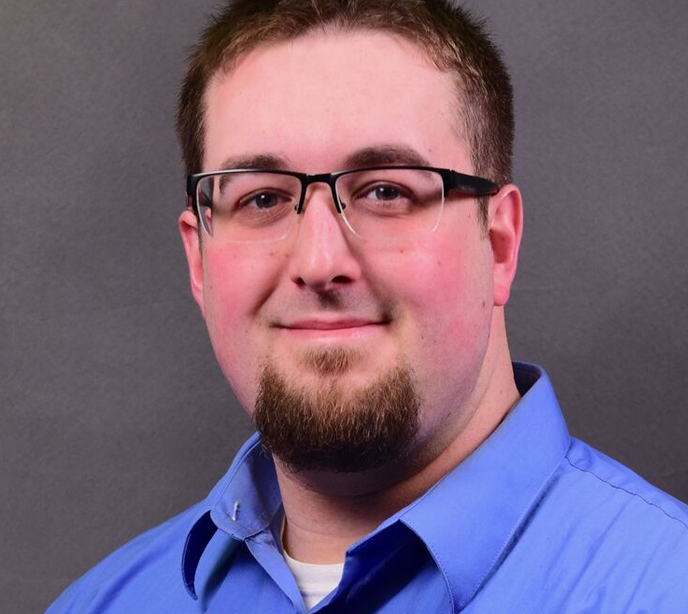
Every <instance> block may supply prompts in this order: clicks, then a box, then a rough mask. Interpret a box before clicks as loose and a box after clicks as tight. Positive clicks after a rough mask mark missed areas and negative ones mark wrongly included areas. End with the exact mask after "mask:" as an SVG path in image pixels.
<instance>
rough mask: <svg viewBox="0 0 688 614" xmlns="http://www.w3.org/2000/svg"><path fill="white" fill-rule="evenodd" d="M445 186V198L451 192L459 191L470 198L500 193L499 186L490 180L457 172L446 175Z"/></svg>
mask: <svg viewBox="0 0 688 614" xmlns="http://www.w3.org/2000/svg"><path fill="white" fill-rule="evenodd" d="M444 185H445V196H447V195H448V193H449V192H450V191H451V190H457V191H458V192H462V193H463V194H468V195H470V196H494V195H495V194H496V193H497V192H499V185H497V184H496V183H494V182H493V181H490V180H489V179H483V178H482V177H474V176H472V175H464V174H463V173H457V172H456V171H449V172H448V173H447V174H446V176H445V183H444Z"/></svg>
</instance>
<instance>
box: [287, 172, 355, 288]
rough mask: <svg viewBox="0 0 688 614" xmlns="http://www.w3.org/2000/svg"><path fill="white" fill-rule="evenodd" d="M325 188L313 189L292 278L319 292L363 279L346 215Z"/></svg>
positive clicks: (292, 257) (300, 230)
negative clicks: (352, 245)
mask: <svg viewBox="0 0 688 614" xmlns="http://www.w3.org/2000/svg"><path fill="white" fill-rule="evenodd" d="M332 198H333V195H332V193H331V192H330V191H329V190H328V189H327V188H326V187H325V186H309V189H308V191H307V193H306V195H305V196H304V203H303V208H302V210H301V214H300V218H301V219H300V220H299V222H298V225H297V227H298V230H297V233H296V237H295V239H294V244H293V247H292V249H291V253H290V261H289V275H290V278H291V279H292V281H294V282H295V283H297V284H298V285H302V286H308V287H311V288H313V289H314V290H316V291H326V290H328V289H332V288H333V287H334V286H336V285H338V284H342V283H347V282H350V281H353V280H355V279H358V278H359V277H360V265H359V263H358V259H357V258H356V256H355V254H354V253H353V252H352V250H351V246H350V244H349V240H350V237H349V236H348V233H349V231H348V229H347V228H345V226H346V223H345V222H344V220H343V219H342V215H341V214H340V213H338V212H337V209H336V206H335V203H334V202H333V200H332Z"/></svg>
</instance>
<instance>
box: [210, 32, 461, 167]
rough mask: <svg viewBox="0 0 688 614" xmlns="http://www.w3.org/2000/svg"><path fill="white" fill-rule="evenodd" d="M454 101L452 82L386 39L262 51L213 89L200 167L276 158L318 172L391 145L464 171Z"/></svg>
mask: <svg viewBox="0 0 688 614" xmlns="http://www.w3.org/2000/svg"><path fill="white" fill-rule="evenodd" d="M457 98H458V95H457V90H456V85H455V83H454V80H453V79H452V77H451V75H450V74H449V73H447V72H444V71H440V70H439V69H437V68H436V67H435V66H434V65H433V64H432V63H431V62H430V60H429V59H428V58H427V56H426V55H425V54H424V52H423V51H422V50H421V49H420V48H419V47H418V46H417V45H415V44H414V43H411V42H410V41H408V40H406V39H403V38H400V37H397V36H393V35H390V34H386V33H380V32H372V31H365V32H355V33H351V32H348V33H347V32H336V33H323V32H318V33H311V34H308V35H305V36H302V37H299V38H297V39H295V40H292V41H288V42H280V43H276V44H270V45H266V46H262V47H259V48H257V49H255V50H254V51H251V52H250V53H248V54H246V55H244V56H242V57H241V58H240V59H239V61H238V62H237V63H236V64H235V65H234V66H233V67H232V68H231V70H228V71H220V72H218V73H217V74H216V75H215V76H214V78H213V79H212V80H211V82H210V84H209V87H208V90H207V92H206V99H205V108H206V117H205V159H204V168H205V169H206V170H210V169H213V168H218V165H220V164H221V162H222V160H225V159H226V158H227V157H237V156H242V155H255V154H263V153H270V154H273V155H278V156H280V157H283V158H284V159H286V160H288V161H289V163H290V164H291V166H292V167H293V168H296V169H298V170H303V171H307V172H319V171H323V170H333V169H336V168H338V167H337V163H338V161H340V160H343V159H345V158H346V157H347V156H348V155H349V154H350V153H351V151H354V150H358V149H361V148H365V147H376V146H381V145H382V146H384V145H390V144H393V145H402V146H404V147H407V148H411V149H414V150H416V151H418V153H419V154H420V155H421V156H424V157H425V158H427V159H428V160H429V161H431V162H432V163H433V164H435V165H436V166H440V165H441V166H451V167H453V168H457V167H462V168H461V169H459V170H464V171H467V170H470V169H468V168H466V165H467V164H469V161H468V159H469V156H468V155H467V151H466V148H465V147H464V145H463V138H462V137H461V136H460V134H459V130H458V129H457V124H458V123H459V122H458V119H457V118H458V117H459V113H458V109H457V106H458V102H457Z"/></svg>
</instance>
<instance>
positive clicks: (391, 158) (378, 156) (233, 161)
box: [219, 144, 431, 171]
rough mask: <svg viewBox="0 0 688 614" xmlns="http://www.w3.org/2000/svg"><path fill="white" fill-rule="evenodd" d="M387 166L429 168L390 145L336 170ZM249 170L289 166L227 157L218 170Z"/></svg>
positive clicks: (276, 159)
mask: <svg viewBox="0 0 688 614" xmlns="http://www.w3.org/2000/svg"><path fill="white" fill-rule="evenodd" d="M387 164H392V165H394V164H403V165H407V166H431V164H430V162H428V160H427V159H426V158H425V157H424V156H422V155H421V154H420V153H418V152H417V151H416V150H415V149H413V148H412V147H409V146H408V145H393V144H390V145H377V146H372V147H364V148H363V149H359V150H357V151H355V152H353V153H352V154H350V155H349V156H347V158H346V159H345V162H344V167H343V168H342V169H338V170H345V169H350V168H365V167H368V166H384V165H387ZM249 168H255V169H260V170H268V171H275V170H290V167H289V164H287V161H286V160H285V159H284V158H283V157H281V156H278V155H274V154H268V153H262V154H254V155H245V156H234V157H229V158H227V159H225V160H224V162H222V164H221V165H220V168H219V170H233V169H249Z"/></svg>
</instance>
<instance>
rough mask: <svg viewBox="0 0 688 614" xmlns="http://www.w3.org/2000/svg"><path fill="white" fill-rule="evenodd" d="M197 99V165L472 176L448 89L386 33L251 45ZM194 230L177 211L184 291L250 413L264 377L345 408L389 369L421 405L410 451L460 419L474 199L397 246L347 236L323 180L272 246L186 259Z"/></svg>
mask: <svg viewBox="0 0 688 614" xmlns="http://www.w3.org/2000/svg"><path fill="white" fill-rule="evenodd" d="M206 102H207V113H206V118H205V119H206V121H205V158H204V162H203V167H204V170H214V169H220V168H223V166H224V165H226V164H227V161H228V160H231V161H236V160H237V159H246V160H251V159H254V158H256V157H257V156H271V157H273V158H279V159H281V160H283V162H284V165H285V166H286V167H287V168H289V169H292V170H297V171H303V172H308V173H321V172H328V171H333V170H340V169H344V168H348V167H351V166H352V164H358V162H359V161H360V160H361V158H362V156H363V154H366V155H367V156H368V158H365V159H371V158H370V154H371V152H377V153H380V154H381V155H382V157H383V158H384V157H385V156H389V155H390V152H394V153H393V156H398V154H399V152H402V153H403V155H404V156H408V155H412V156H413V157H415V158H419V159H424V160H426V161H427V163H428V164H430V165H432V166H438V167H447V168H453V169H455V170H457V171H460V172H464V173H472V172H473V168H472V164H471V160H470V153H469V151H468V149H467V146H466V144H465V143H464V140H463V138H461V137H460V136H459V132H460V131H458V130H457V129H456V117H457V109H456V105H457V102H456V92H455V86H454V83H453V81H452V79H451V78H450V76H448V75H447V74H445V73H442V72H440V71H438V70H437V69H436V68H435V67H433V66H432V65H431V64H430V63H429V61H428V60H427V59H426V58H425V56H424V55H423V54H422V53H421V52H420V51H419V49H418V48H417V47H416V46H415V45H413V44H411V43H409V42H407V41H405V40H401V39H398V38H396V37H392V36H389V35H386V34H382V33H357V34H327V35H325V34H313V35H309V36H306V37H302V38H299V39H297V40H295V41H291V42H288V43H283V44H276V45H273V46H266V47H260V48H258V49H257V50H256V51H253V52H251V53H249V54H248V55H246V56H245V57H243V58H242V59H241V60H240V61H239V63H238V64H237V65H236V67H234V68H233V69H232V70H231V71H230V72H228V73H220V74H218V75H217V76H216V77H215V78H214V79H213V81H212V82H211V84H210V86H209V89H208V92H207V99H206ZM366 152H367V153H366ZM377 153H375V155H373V158H372V159H373V160H376V159H377V157H379V156H377ZM404 161H405V160H404V159H403V158H394V157H393V159H389V160H388V162H391V163H403V162H404ZM382 162H384V160H380V161H379V162H377V163H382ZM359 165H360V164H359ZM194 226H195V222H194V220H193V216H191V215H190V214H189V213H188V212H187V213H185V214H183V216H182V234H183V238H184V241H185V245H186V248H187V255H188V257H189V264H190V269H191V278H192V289H193V292H194V296H195V298H196V300H197V302H198V303H199V306H200V307H201V311H202V313H203V315H204V317H205V319H206V322H207V325H208V329H209V333H210V338H211V341H212V344H213V347H214V350H215V352H216V355H217V358H218V361H219V364H220V366H221V368H222V370H223V372H224V374H225V376H226V377H227V379H228V380H229V382H230V383H231V385H232V387H233V389H234V390H235V392H236V394H237V396H238V398H239V400H240V401H241V403H242V404H243V406H244V407H245V408H246V409H247V411H249V413H252V412H253V410H254V407H255V404H256V398H257V396H258V391H259V384H260V380H261V377H262V376H263V375H264V374H265V373H266V372H269V373H271V374H272V375H275V374H276V375H277V377H278V378H279V379H280V381H281V382H282V383H286V385H287V386H288V387H289V388H290V389H291V390H293V391H297V392H298V393H299V394H304V393H305V394H306V395H307V396H308V395H309V394H311V395H312V396H313V397H317V396H318V395H322V393H323V391H325V390H326V391H329V392H328V394H329V393H332V394H334V395H339V396H340V397H342V398H348V397H351V398H353V397H355V396H356V395H358V396H360V395H361V393H363V394H364V396H365V393H366V390H367V389H368V387H370V386H371V385H373V384H374V383H375V382H379V381H381V380H385V378H386V376H387V375H390V374H398V373H399V370H400V369H402V370H404V372H405V373H407V374H410V376H411V377H412V380H413V385H414V388H415V391H416V393H417V396H418V398H419V399H420V415H419V422H418V428H417V430H416V431H415V433H413V441H412V443H411V450H410V451H411V452H413V448H414V447H415V448H418V450H419V451H420V450H423V451H424V454H425V455H426V456H427V455H428V454H430V455H432V454H434V453H437V452H439V451H441V449H443V447H444V446H446V445H447V444H448V442H449V441H450V440H451V439H452V438H453V437H455V436H456V434H457V433H458V432H459V431H460V430H461V428H462V426H463V425H465V423H466V422H467V421H468V420H469V419H470V417H471V414H472V412H473V411H474V410H475V408H476V407H477V405H478V403H479V399H478V397H479V396H480V394H482V393H481V391H480V384H479V383H480V381H481V377H482V375H483V371H484V370H485V368H484V365H485V360H484V358H485V356H486V353H488V349H489V343H490V331H491V327H492V326H493V308H494V306H495V284H494V266H493V260H494V259H493V250H492V248H491V242H490V240H489V239H488V238H487V237H486V236H485V232H484V230H483V229H482V228H481V226H480V222H479V216H478V205H477V203H476V201H475V200H473V199H469V198H466V197H461V196H453V195H452V196H450V197H449V199H448V201H447V203H446V204H445V209H444V213H443V217H442V220H441V223H440V226H439V228H438V229H437V230H436V231H435V232H434V233H432V234H429V235H427V236H423V237H421V238H419V239H414V240H408V241H387V242H385V241H366V240H363V239H360V238H358V237H356V236H354V235H353V234H352V233H351V232H350V231H349V230H348V229H347V228H346V227H345V225H344V224H343V222H342V220H341V219H339V217H338V215H337V214H336V212H335V210H334V207H333V203H332V200H331V195H330V192H329V188H328V187H327V186H326V185H324V184H318V185H314V186H311V187H310V188H309V192H308V195H307V200H306V207H305V211H304V213H303V215H302V216H300V219H299V220H298V223H297V224H296V225H295V227H294V228H293V231H292V233H291V234H290V235H289V236H288V237H287V238H286V239H284V240H282V241H279V242H274V243H258V244H227V243H225V244H222V243H219V242H217V241H215V240H214V239H213V238H212V237H208V236H205V237H204V240H203V242H202V250H201V253H202V257H201V255H200V254H199V251H198V245H197V242H196V238H195V227H194ZM498 302H499V301H498ZM386 381H388V382H389V381H390V380H389V378H387V380H386Z"/></svg>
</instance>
